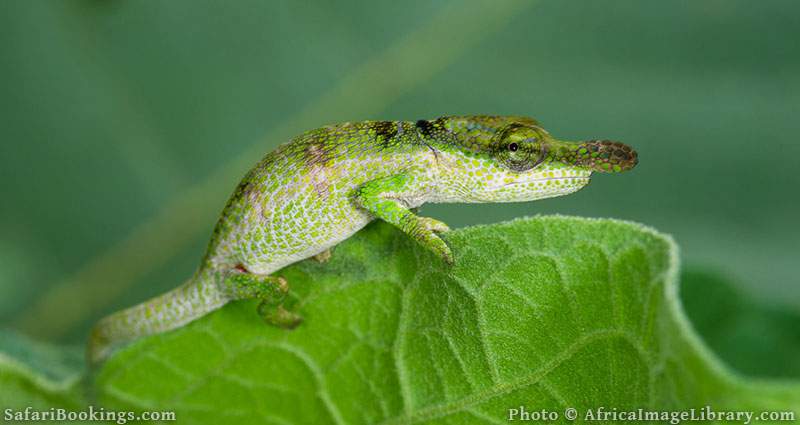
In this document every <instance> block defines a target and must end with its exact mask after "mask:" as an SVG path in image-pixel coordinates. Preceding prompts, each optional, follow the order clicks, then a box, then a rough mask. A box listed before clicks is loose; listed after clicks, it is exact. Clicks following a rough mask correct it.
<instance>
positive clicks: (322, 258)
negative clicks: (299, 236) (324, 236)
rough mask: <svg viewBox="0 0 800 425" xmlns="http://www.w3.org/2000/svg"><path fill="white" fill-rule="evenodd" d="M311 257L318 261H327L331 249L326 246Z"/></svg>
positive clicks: (329, 257)
mask: <svg viewBox="0 0 800 425" xmlns="http://www.w3.org/2000/svg"><path fill="white" fill-rule="evenodd" d="M311 258H312V259H313V260H314V261H316V262H318V263H327V262H328V261H330V259H331V249H330V248H328V249H326V250H325V251H322V252H320V253H319V254H317V255H315V256H313V257H311Z"/></svg>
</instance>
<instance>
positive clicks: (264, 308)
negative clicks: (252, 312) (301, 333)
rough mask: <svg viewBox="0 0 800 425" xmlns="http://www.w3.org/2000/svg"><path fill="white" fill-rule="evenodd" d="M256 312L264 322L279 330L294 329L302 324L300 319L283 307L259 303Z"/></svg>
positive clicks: (263, 302)
mask: <svg viewBox="0 0 800 425" xmlns="http://www.w3.org/2000/svg"><path fill="white" fill-rule="evenodd" d="M257 311H258V315H259V316H261V318H262V319H264V321H265V322H267V323H268V324H270V325H273V326H277V327H279V328H284V329H294V328H296V327H297V325H299V324H300V323H302V322H303V318H302V317H300V316H298V315H297V314H295V313H292V312H291V311H289V310H286V309H285V308H284V307H283V305H274V304H271V303H269V302H267V301H261V304H259V305H258V310H257Z"/></svg>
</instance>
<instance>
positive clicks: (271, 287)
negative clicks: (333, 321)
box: [225, 271, 303, 329]
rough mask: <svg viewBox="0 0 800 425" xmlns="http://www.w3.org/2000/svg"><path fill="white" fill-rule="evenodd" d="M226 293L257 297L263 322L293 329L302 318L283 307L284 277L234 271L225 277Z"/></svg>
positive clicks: (286, 288) (285, 293)
mask: <svg viewBox="0 0 800 425" xmlns="http://www.w3.org/2000/svg"><path fill="white" fill-rule="evenodd" d="M225 283H226V287H227V290H228V294H229V295H230V296H231V298H233V299H252V298H258V299H260V300H261V303H260V304H259V305H258V310H257V311H258V315H259V316H261V318H262V319H264V321H265V322H267V323H269V324H271V325H275V326H279V327H281V328H285V329H293V328H295V327H297V325H299V324H300V323H301V322H302V321H303V319H302V318H301V317H300V316H298V315H297V314H295V313H292V312H290V311H288V310H286V309H285V308H284V307H283V301H284V300H285V299H286V295H287V294H288V293H289V284H288V283H287V282H286V279H284V278H282V277H275V276H262V275H256V274H252V273H247V272H244V273H242V272H238V271H237V272H234V273H232V274H230V275H229V276H228V277H227V278H226V279H225Z"/></svg>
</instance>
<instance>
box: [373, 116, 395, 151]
mask: <svg viewBox="0 0 800 425" xmlns="http://www.w3.org/2000/svg"><path fill="white" fill-rule="evenodd" d="M371 127H372V129H373V131H375V136H376V137H377V138H378V142H380V144H381V145H383V146H387V145H389V143H390V142H391V140H392V138H393V137H394V136H396V135H397V123H395V122H393V121H377V122H374V123H372V124H371Z"/></svg>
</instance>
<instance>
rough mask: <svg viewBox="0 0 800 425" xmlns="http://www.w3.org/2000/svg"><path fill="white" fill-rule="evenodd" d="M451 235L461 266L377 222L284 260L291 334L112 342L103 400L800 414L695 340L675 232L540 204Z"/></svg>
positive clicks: (211, 331) (232, 323)
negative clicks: (682, 298)
mask: <svg viewBox="0 0 800 425" xmlns="http://www.w3.org/2000/svg"><path fill="white" fill-rule="evenodd" d="M446 239H447V241H448V243H449V244H450V245H451V247H452V248H453V251H454V252H455V254H456V266H455V267H453V268H452V269H448V268H447V267H446V266H445V265H444V264H442V263H441V262H440V261H439V260H438V259H436V258H435V257H433V256H432V255H431V254H429V253H428V252H426V251H423V250H422V249H420V248H418V247H417V246H416V245H414V243H413V242H411V241H410V240H409V239H408V238H407V237H406V236H404V235H403V234H401V233H399V232H398V231H396V230H394V229H393V228H391V227H389V226H387V225H385V224H380V223H378V224H376V225H372V226H370V227H369V228H368V229H366V230H365V231H363V232H360V233H359V234H358V235H356V236H355V237H353V238H351V239H350V240H348V241H346V242H345V243H343V244H342V245H340V246H339V247H338V248H337V249H336V250H335V251H334V255H333V258H332V260H331V261H330V262H329V263H326V264H317V263H314V262H310V261H307V262H302V263H299V264H297V265H294V266H292V267H289V268H287V269H285V270H283V271H282V272H281V274H282V275H283V276H285V277H286V278H287V279H288V280H289V282H290V284H291V285H292V290H293V296H294V299H293V301H294V302H293V305H291V308H292V309H294V310H296V311H298V312H300V313H301V314H302V315H303V316H304V318H305V322H304V324H303V325H302V326H301V327H299V328H298V329H296V330H294V331H284V330H280V329H276V328H272V327H269V326H265V325H264V324H263V323H262V322H261V321H260V320H259V319H258V317H257V316H256V314H255V303H254V302H237V303H232V304H230V305H228V306H227V307H225V308H223V309H221V310H220V311H218V312H215V313H213V314H211V315H209V316H208V317H206V318H203V319H201V320H198V321H196V322H194V323H192V324H190V325H188V326H186V327H184V328H182V329H179V330H176V331H174V332H170V333H167V334H163V335H158V336H154V337H150V338H147V339H144V340H141V341H138V342H136V343H134V344H132V345H131V346H129V347H128V348H126V349H124V350H122V351H121V352H119V353H118V354H117V355H115V356H114V357H113V358H112V359H111V360H110V361H109V362H108V363H107V364H106V365H105V366H104V368H103V369H102V370H101V371H100V372H99V374H98V375H97V376H96V381H95V385H96V388H95V390H96V394H97V396H98V401H99V402H100V403H101V404H102V405H103V406H104V407H106V408H110V409H118V410H122V409H125V410H128V409H132V410H175V411H176V413H177V417H178V420H179V421H181V422H186V423H198V424H202V423H209V424H218V423H226V424H230V423H251V422H253V421H254V420H260V421H263V422H266V423H276V424H289V423H297V424H308V423H340V424H345V423H346V424H359V423H367V424H373V423H420V422H422V423H451V424H458V423H465V424H466V423H468V424H472V423H505V422H506V419H507V417H508V414H509V409H510V408H517V407H519V406H520V405H523V406H525V407H526V408H527V409H528V410H530V411H538V410H542V409H547V410H549V411H554V412H563V411H564V409H565V408H566V407H568V406H569V407H575V408H578V409H579V411H583V410H584V409H587V408H592V407H598V406H606V407H616V408H618V409H620V410H623V409H637V408H645V409H647V408H649V409H656V410H676V409H687V408H691V407H702V406H705V405H710V406H712V407H713V408H714V409H715V410H723V409H737V410H742V409H752V410H762V409H774V410H799V409H800V385H798V384H796V383H768V382H762V381H753V380H745V379H743V378H741V377H738V376H736V375H733V374H732V373H730V372H729V371H727V369H726V368H725V367H724V366H722V365H721V363H720V362H718V361H717V360H716V359H715V358H714V356H713V355H711V354H710V352H709V351H708V350H707V349H706V348H705V347H704V346H703V345H702V343H701V342H700V341H699V339H698V337H697V336H696V334H695V333H694V332H693V330H692V329H691V327H690V325H689V324H688V322H687V320H686V318H685V317H684V315H683V312H682V307H681V305H680V303H679V301H678V294H677V286H676V285H677V282H676V273H677V267H678V264H677V259H676V258H677V257H676V255H677V254H676V248H675V246H674V244H673V243H672V241H671V239H670V238H669V237H667V236H664V235H662V234H659V233H657V232H655V231H653V230H650V229H648V228H645V227H642V226H640V225H637V224H632V223H625V222H619V221H613V220H587V219H580V218H569V217H540V218H533V219H520V220H515V221H512V222H507V223H501V224H496V225H491V226H482V227H472V228H467V229H462V230H457V231H454V232H451V233H448V234H447V235H446ZM709 302H712V301H709Z"/></svg>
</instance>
